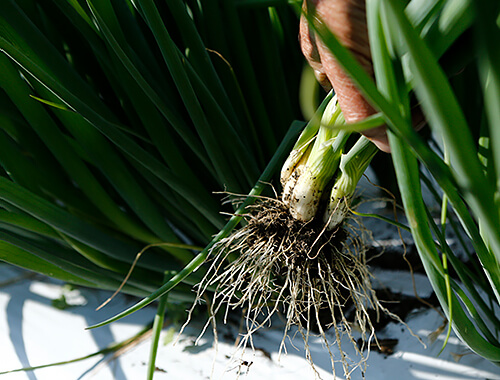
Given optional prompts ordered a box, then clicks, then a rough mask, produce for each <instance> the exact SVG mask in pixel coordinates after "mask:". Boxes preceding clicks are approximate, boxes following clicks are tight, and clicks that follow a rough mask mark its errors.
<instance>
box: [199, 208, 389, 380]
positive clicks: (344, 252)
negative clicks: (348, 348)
mask: <svg viewBox="0 0 500 380" xmlns="http://www.w3.org/2000/svg"><path fill="white" fill-rule="evenodd" d="M245 219H246V221H247V224H246V225H245V226H244V227H243V228H241V229H240V230H238V231H236V232H234V233H233V234H232V235H231V236H229V237H228V238H226V239H224V240H222V241H221V242H219V243H218V244H217V245H216V246H215V247H214V248H213V251H212V255H211V257H212V259H211V263H210V264H211V265H210V267H209V271H208V273H207V275H206V276H205V278H204V280H203V281H202V282H201V283H200V284H199V288H198V292H197V299H198V301H200V300H201V299H202V298H203V297H204V294H205V292H206V291H207V289H208V288H209V287H210V288H215V293H214V294H213V298H212V300H211V302H209V307H210V315H211V316H212V317H211V320H210V321H209V322H207V326H208V324H209V323H210V322H211V323H213V324H214V323H215V317H216V316H217V315H219V312H221V309H222V310H223V313H224V322H226V318H227V315H228V312H229V311H231V310H234V309H241V310H243V316H244V328H243V333H242V339H241V340H240V342H239V344H240V345H241V346H242V347H246V346H251V347H253V343H252V335H253V334H254V333H255V332H256V331H257V330H259V329H260V328H262V327H268V326H270V324H271V319H272V317H273V316H274V315H275V314H278V313H279V314H281V315H283V316H284V317H285V320H286V325H285V329H284V335H283V340H282V343H281V347H280V352H281V351H282V350H283V349H285V338H286V337H287V336H288V334H289V333H290V331H291V330H290V329H291V328H292V326H297V327H298V331H299V332H300V334H301V335H302V337H303V339H304V342H305V351H306V358H307V359H308V361H309V362H310V363H311V365H312V366H313V368H314V363H313V361H312V357H311V352H310V351H309V346H308V341H309V339H310V337H312V336H318V335H319V336H320V337H321V338H322V340H323V342H324V344H325V346H326V348H327V349H328V351H329V353H330V357H331V360H332V370H333V371H334V366H335V363H338V362H340V363H342V366H343V369H344V375H345V376H346V378H349V377H350V374H351V372H352V371H353V370H354V369H356V368H358V367H361V371H362V373H364V369H365V362H366V358H367V356H368V352H369V347H370V343H371V341H372V340H373V339H374V338H375V340H376V337H375V329H374V325H373V323H375V321H373V323H372V320H371V318H373V316H374V315H375V318H376V319H378V316H379V315H380V314H381V313H386V314H390V313H389V312H388V311H387V310H386V309H385V308H384V307H383V306H382V305H381V304H380V302H379V300H378V299H377V296H376V294H375V291H374V290H373V289H372V287H371V283H370V274H369V271H368V267H367V266H366V260H365V246H364V244H363V238H362V235H363V233H362V231H363V230H362V229H361V228H359V227H357V226H356V225H355V224H353V223H348V222H347V223H346V222H345V223H344V226H343V227H340V228H339V229H337V230H336V231H327V230H326V228H324V225H322V224H318V223H316V222H315V221H312V222H309V223H304V222H300V221H298V220H296V219H294V218H293V217H292V216H291V215H290V213H289V211H288V208H287V206H286V205H285V204H284V203H283V202H281V201H279V200H276V199H270V198H262V199H259V200H258V201H257V203H256V204H255V205H253V206H251V207H250V208H249V209H248V214H247V215H245ZM228 262H229V264H228ZM193 308H194V306H193ZM370 316H371V317H370ZM391 316H392V317H393V318H395V319H398V318H397V317H396V316H394V315H391ZM327 330H329V332H328V334H327ZM354 331H357V332H358V333H360V334H361V339H355V337H354V335H353V333H354ZM331 332H333V334H332V333H331ZM346 336H347V337H348V340H349V341H350V342H351V343H352V345H353V347H354V349H355V351H356V357H355V358H351V357H347V355H345V354H344V353H343V351H342V349H341V347H340V344H341V341H342V340H343V339H344V338H345V337H346ZM360 342H361V344H360ZM334 345H337V346H338V351H339V352H340V356H339V355H338V354H337V355H334V354H333V352H332V350H331V348H332V347H333V346H334Z"/></svg>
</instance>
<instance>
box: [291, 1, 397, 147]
mask: <svg viewBox="0 0 500 380" xmlns="http://www.w3.org/2000/svg"><path fill="white" fill-rule="evenodd" d="M307 9H315V12H316V13H317V15H318V16H319V18H320V19H321V20H323V22H324V23H325V25H326V26H327V27H328V28H329V29H330V30H331V31H332V32H333V33H335V35H336V36H337V38H339V40H340V42H341V43H342V44H343V45H344V46H346V47H347V48H348V49H349V50H350V51H351V52H352V53H353V55H354V57H355V58H356V59H357V60H358V62H359V63H360V64H361V66H362V67H363V68H364V69H365V70H366V72H367V73H368V74H369V75H371V76H373V66H372V60H371V53H370V43H369V39H368V30H367V25H366V9H365V0H304V11H306V12H307ZM300 42H301V47H302V52H303V53H304V55H305V57H306V59H307V60H308V62H309V64H310V65H311V67H312V68H313V69H314V71H315V74H316V78H317V79H318V80H319V82H320V83H321V85H322V86H323V87H324V88H325V89H326V90H330V89H331V87H332V86H333V88H334V90H335V92H336V94H337V98H338V101H339V105H340V108H341V109H342V112H343V114H344V117H345V119H346V122H347V123H354V122H357V121H361V120H363V119H364V118H366V117H367V116H370V115H372V114H374V113H375V112H376V111H375V110H374V109H373V107H372V106H371V105H370V104H369V103H368V102H367V101H366V100H365V98H364V97H363V95H362V94H361V92H360V91H359V90H358V89H357V88H356V86H355V85H354V83H353V81H352V80H351V78H350V77H349V76H348V75H347V74H346V73H345V72H344V70H343V69H342V67H341V66H340V65H339V64H338V62H337V61H336V60H335V58H334V57H333V56H332V54H331V53H330V51H329V50H328V48H327V47H326V46H325V45H324V44H323V43H322V41H320V40H319V39H318V38H317V37H316V36H315V35H314V32H313V31H311V30H310V29H309V25H308V22H307V19H306V18H305V17H304V16H302V18H301V21H300ZM363 134H364V135H365V136H366V137H368V138H369V139H370V140H371V141H372V142H373V143H374V144H375V145H377V147H378V148H379V149H380V150H382V151H384V152H389V151H390V147H389V142H388V139H387V134H386V131H385V127H383V126H382V127H378V128H374V129H370V130H367V131H364V132H363Z"/></svg>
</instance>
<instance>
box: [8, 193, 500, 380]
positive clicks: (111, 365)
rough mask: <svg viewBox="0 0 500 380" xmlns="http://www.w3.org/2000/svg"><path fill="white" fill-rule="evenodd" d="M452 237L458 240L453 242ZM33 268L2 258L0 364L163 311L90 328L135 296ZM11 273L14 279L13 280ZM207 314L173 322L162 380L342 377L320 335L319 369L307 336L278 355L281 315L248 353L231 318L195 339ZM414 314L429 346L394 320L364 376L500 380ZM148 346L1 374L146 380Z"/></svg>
mask: <svg viewBox="0 0 500 380" xmlns="http://www.w3.org/2000/svg"><path fill="white" fill-rule="evenodd" d="M370 208H371V209H374V208H375V209H376V208H377V204H376V202H372V204H371V206H370ZM365 225H366V227H367V228H368V229H369V230H371V231H373V235H374V238H375V239H376V241H377V244H379V245H381V246H385V247H386V248H390V247H394V246H396V247H397V246H398V245H401V240H400V236H399V234H398V233H397V230H395V229H391V228H389V227H387V224H385V223H380V222H379V221H376V220H373V219H372V220H371V219H367V220H366V223H365ZM403 239H404V241H405V242H410V241H411V240H410V237H409V236H408V235H403ZM450 244H452V245H453V244H454V242H453V241H451V240H450ZM396 249H401V247H400V248H396ZM454 249H455V248H454ZM401 251H402V249H401ZM27 274H28V273H27V272H25V271H22V270H19V269H16V268H13V267H11V266H8V265H5V264H1V263H0V372H2V371H7V370H12V369H16V368H20V367H28V366H38V365H43V364H48V363H53V362H59V361H65V360H72V359H75V358H78V357H82V356H85V355H88V354H91V353H93V352H96V351H98V350H100V349H103V348H105V347H107V346H109V345H110V344H112V343H113V342H118V341H123V340H125V339H127V338H129V337H131V336H133V335H134V334H136V333H137V332H139V331H140V330H141V329H142V327H143V326H144V325H145V324H147V323H148V322H150V321H151V320H152V319H153V317H154V314H155V309H154V308H153V307H149V308H146V309H144V310H141V311H139V312H137V313H135V314H133V315H131V316H129V317H127V318H125V319H123V320H121V321H118V322H115V323H113V324H111V325H108V326H105V327H101V328H99V329H95V330H85V328H86V327H87V326H89V325H93V324H95V323H97V322H100V321H102V320H104V319H107V318H108V317H110V316H112V315H115V314H117V313H118V312H120V311H122V310H124V309H125V308H127V307H128V306H131V305H132V304H133V303H135V302H136V301H137V300H136V299H132V298H130V297H125V296H118V297H116V298H115V299H114V300H113V301H112V302H111V303H110V304H108V305H107V306H106V307H105V308H104V309H102V310H100V311H98V312H96V311H95V309H96V307H98V306H99V305H100V304H101V303H102V302H104V301H105V300H106V299H107V298H108V297H109V296H110V294H111V293H110V292H104V291H98V290H90V289H78V290H71V289H69V288H68V287H67V286H65V285H64V284H62V283H61V282H58V281H54V280H51V279H48V278H46V277H43V276H35V277H33V276H31V277H27ZM28 275H29V274H28ZM374 275H375V281H374V285H375V286H376V287H388V288H389V289H391V290H392V291H393V292H394V293H403V294H406V295H409V296H413V295H414V290H413V286H412V278H411V275H410V274H409V272H408V271H388V270H380V269H378V270H375V271H374ZM10 280H16V281H13V282H10V283H9V281H10ZM415 285H416V289H417V292H418V294H419V296H420V297H428V296H429V295H430V294H431V293H432V289H431V287H430V284H429V283H428V280H427V278H426V277H425V276H423V275H419V274H416V275H415ZM62 296H64V297H65V299H66V303H67V304H68V305H69V306H71V307H69V308H66V309H64V310H60V309H58V308H56V307H54V306H53V301H54V300H61V298H62ZM167 315H168V313H167ZM204 322H205V321H204V320H202V319H201V318H200V319H199V320H194V321H193V322H192V323H191V324H190V325H189V326H188V328H187V329H186V330H185V331H184V333H183V334H182V335H181V336H180V337H179V339H177V343H176V344H174V341H176V338H177V336H178V332H179V329H180V326H179V325H178V324H174V323H170V324H167V326H166V327H165V329H164V330H163V332H162V337H161V340H160V345H159V350H158V358H157V371H156V373H155V379H156V380H162V379H168V380H198V379H200V380H202V379H211V378H212V379H229V380H231V379H237V378H240V379H248V380H251V379H256V380H261V379H271V380H279V379H283V380H308V379H315V378H318V376H320V377H321V378H322V379H333V378H334V376H333V374H332V371H331V361H330V357H329V355H328V353H327V350H326V349H325V348H324V346H323V343H322V342H321V341H314V340H312V341H311V342H310V348H311V352H312V356H313V360H314V363H315V365H316V369H317V373H314V372H313V371H312V370H311V366H310V365H309V363H308V362H307V361H306V359H305V358H304V350H303V342H302V338H301V337H300V335H299V334H297V336H296V337H295V339H294V340H293V341H286V349H287V353H286V354H284V353H282V354H281V355H280V354H279V347H280V344H281V341H282V330H281V329H280V328H279V323H277V324H276V327H275V326H273V328H271V329H267V330H264V331H262V332H260V333H258V334H257V335H256V336H255V337H254V348H255V350H253V351H252V350H251V349H247V350H246V352H243V353H242V352H241V351H238V350H237V349H236V347H235V345H234V339H235V337H236V336H237V334H238V328H237V327H235V326H232V325H229V326H226V327H222V326H219V334H218V337H219V342H218V344H217V345H215V344H214V339H213V334H212V331H211V329H210V328H209V329H208V331H207V332H206V334H205V335H204V336H203V337H202V338H201V340H200V341H199V342H198V344H197V345H196V344H195V341H196V338H197V337H198V335H199V333H200V330H201V328H202V326H203V324H204ZM406 322H407V324H408V327H409V329H411V331H413V333H414V334H415V335H417V336H418V337H420V340H421V341H422V343H423V344H422V343H421V342H419V340H418V339H417V338H415V337H414V336H412V335H411V334H410V331H409V329H408V328H406V327H404V326H402V325H400V324H395V323H391V324H389V325H388V326H387V327H386V328H385V329H384V330H383V331H382V332H380V333H379V334H378V337H379V339H397V340H398V343H397V345H396V346H395V347H394V349H393V350H394V353H393V354H392V355H387V354H383V353H379V352H376V351H372V352H371V354H370V356H369V358H368V361H367V364H368V367H367V371H366V374H365V378H366V379H367V380H392V379H395V380H410V379H415V380H417V379H425V380H431V379H432V380H478V379H479V380H487V379H490V380H500V367H497V366H495V365H493V364H491V363H490V362H488V361H486V360H484V359H482V358H481V357H479V356H477V355H475V354H474V353H472V352H471V351H470V350H468V349H467V347H465V346H464V345H463V344H462V343H461V342H460V341H459V340H458V339H457V338H456V337H455V335H454V334H453V333H452V335H451V338H450V339H449V342H448V345H447V346H446V348H445V349H444V351H443V352H442V353H441V354H440V355H439V356H438V354H439V352H440V350H441V347H442V344H443V340H444V339H445V338H444V337H445V333H442V334H441V335H439V336H438V337H437V339H435V340H429V335H430V334H432V333H433V332H435V331H436V330H437V329H438V328H439V327H440V326H442V325H443V318H442V317H441V316H440V315H439V314H438V313H437V312H436V311H434V310H431V309H425V308H422V309H418V310H416V311H414V312H412V313H411V314H410V315H409V316H408V317H407V318H406ZM149 348H150V340H145V341H143V342H141V343H139V344H137V345H135V346H134V347H132V348H130V349H129V350H128V351H126V352H123V353H122V354H121V355H120V356H118V357H113V356H109V355H108V356H105V357H102V356H98V357H93V358H91V359H87V360H84V361H80V362H77V363H72V364H67V365H62V366H55V367H49V368H44V369H39V370H36V371H31V372H17V373H11V374H6V375H1V376H0V380H91V379H92V380H115V379H116V380H140V379H145V378H146V371H147V362H148V356H149ZM342 348H343V349H344V352H345V353H346V354H347V355H352V356H355V354H354V349H353V347H352V345H351V343H350V342H348V341H347V340H346V341H344V342H343V345H342ZM333 353H334V354H335V355H336V358H338V357H339V352H338V349H337V348H333ZM354 359H356V358H355V357H354ZM335 368H336V372H337V378H338V379H343V378H344V377H343V370H342V366H341V365H340V364H337V365H336V367H335ZM361 378H362V374H361V371H360V370H356V371H354V372H353V373H352V379H361Z"/></svg>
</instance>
